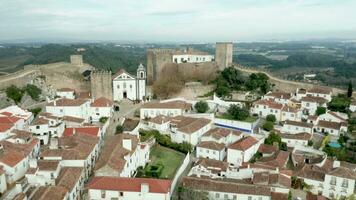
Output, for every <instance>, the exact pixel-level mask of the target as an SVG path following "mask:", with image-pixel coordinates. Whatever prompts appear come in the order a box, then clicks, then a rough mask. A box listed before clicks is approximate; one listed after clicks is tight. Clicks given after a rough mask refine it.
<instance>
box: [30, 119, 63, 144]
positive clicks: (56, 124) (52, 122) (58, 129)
mask: <svg viewBox="0 0 356 200" xmlns="http://www.w3.org/2000/svg"><path fill="white" fill-rule="evenodd" d="M29 130H30V132H31V133H33V134H34V135H35V136H36V137H37V138H38V139H39V140H40V143H41V145H47V144H48V143H49V140H50V138H51V137H62V133H63V131H64V123H63V121H62V119H60V118H57V117H53V116H47V117H45V116H40V117H39V118H37V119H36V120H35V121H33V122H32V123H31V125H30V126H29Z"/></svg>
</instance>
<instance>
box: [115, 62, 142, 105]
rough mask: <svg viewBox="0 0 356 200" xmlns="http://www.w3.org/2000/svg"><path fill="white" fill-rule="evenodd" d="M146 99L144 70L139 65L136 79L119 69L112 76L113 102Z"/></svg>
mask: <svg viewBox="0 0 356 200" xmlns="http://www.w3.org/2000/svg"><path fill="white" fill-rule="evenodd" d="M145 97H146V69H145V67H144V66H143V65H142V64H140V65H139V66H138V68H137V74H136V77H135V76H133V75H131V74H129V73H128V72H126V71H125V70H124V69H120V70H119V71H118V72H117V73H116V74H115V75H114V76H113V100H114V101H120V100H122V99H130V100H132V101H136V100H138V101H142V100H145Z"/></svg>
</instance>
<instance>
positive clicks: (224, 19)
mask: <svg viewBox="0 0 356 200" xmlns="http://www.w3.org/2000/svg"><path fill="white" fill-rule="evenodd" d="M325 38H335V39H336V38H342V39H356V0H0V40H2V41H4V40H38V41H40V40H50V39H63V40H99V41H109V40H110V41H137V42H197V43H199V42H215V41H234V42H238V41H263V40H303V39H325Z"/></svg>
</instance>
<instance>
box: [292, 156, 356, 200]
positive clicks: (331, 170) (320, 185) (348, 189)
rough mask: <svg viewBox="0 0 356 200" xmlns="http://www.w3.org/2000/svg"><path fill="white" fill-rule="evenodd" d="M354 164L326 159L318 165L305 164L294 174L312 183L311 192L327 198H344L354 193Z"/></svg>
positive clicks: (355, 177)
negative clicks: (346, 165) (342, 163)
mask: <svg viewBox="0 0 356 200" xmlns="http://www.w3.org/2000/svg"><path fill="white" fill-rule="evenodd" d="M354 169H355V166H352V168H348V167H345V166H341V165H340V162H339V161H331V160H328V159H326V160H325V161H324V162H323V163H322V164H320V165H310V164H305V165H304V166H303V167H302V168H300V170H298V171H296V172H295V174H294V175H295V176H297V177H298V178H301V179H303V180H304V182H305V183H306V184H308V185H313V187H312V188H311V192H312V193H313V194H321V195H323V196H324V197H327V198H337V199H338V198H345V197H348V196H350V195H351V194H354V189H355V181H356V172H355V171H354Z"/></svg>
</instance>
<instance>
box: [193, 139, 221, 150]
mask: <svg viewBox="0 0 356 200" xmlns="http://www.w3.org/2000/svg"><path fill="white" fill-rule="evenodd" d="M197 147H200V148H205V149H212V150H216V151H221V150H224V149H225V144H220V143H217V142H213V141H203V142H200V143H199V144H198V145H197Z"/></svg>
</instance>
